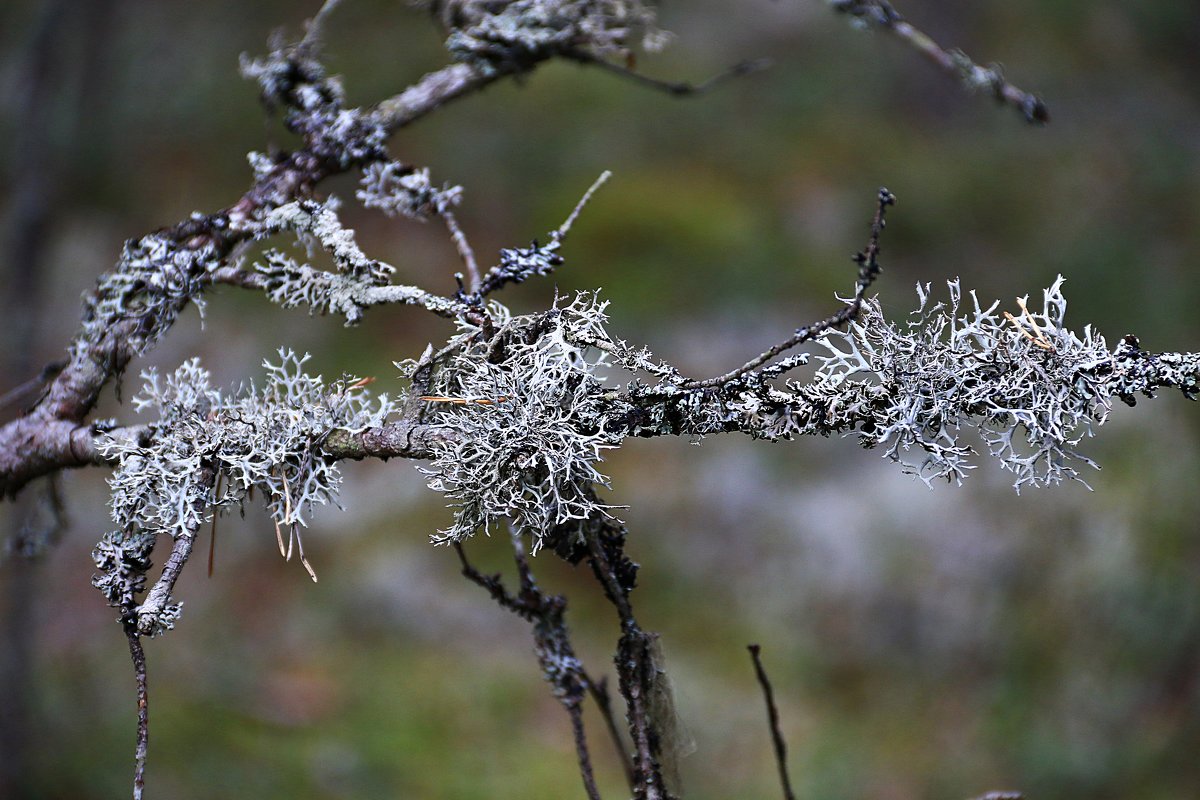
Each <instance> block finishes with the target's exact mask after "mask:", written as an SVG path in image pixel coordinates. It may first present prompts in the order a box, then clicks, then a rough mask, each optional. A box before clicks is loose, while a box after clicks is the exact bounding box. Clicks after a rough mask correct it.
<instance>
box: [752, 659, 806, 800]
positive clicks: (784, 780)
mask: <svg viewBox="0 0 1200 800" xmlns="http://www.w3.org/2000/svg"><path fill="white" fill-rule="evenodd" d="M746 649H747V650H749V651H750V658H752V659H753V660H754V674H755V675H757V676H758V683H759V685H760V686H762V691H763V699H764V700H766V703H767V721H768V722H769V723H770V725H771V743H772V744H773V745H774V746H775V763H776V764H778V765H779V783H780V784H781V785H782V786H783V796H784V800H796V794H795V792H793V791H792V781H791V779H790V778H788V769H787V742H785V741H784V740H783V731H781V730H780V729H779V709H778V708H777V707H776V705H775V691H774V690H773V689H772V688H771V680H770V678H768V677H767V671H766V670H765V669H763V664H762V657H761V652H762V648H761V647H759V646H758V645H756V644H751V645H747V646H746Z"/></svg>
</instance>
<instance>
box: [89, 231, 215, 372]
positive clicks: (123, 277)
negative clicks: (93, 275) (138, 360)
mask: <svg viewBox="0 0 1200 800" xmlns="http://www.w3.org/2000/svg"><path fill="white" fill-rule="evenodd" d="M218 264H219V259H218V258H217V255H216V251H215V248H214V247H213V246H212V245H211V244H210V245H203V246H200V247H195V248H191V247H181V246H180V245H179V244H178V243H177V242H175V241H174V240H173V239H172V238H171V237H170V235H169V234H166V233H151V234H148V235H146V236H143V237H141V238H140V239H130V240H129V241H127V242H125V247H124V249H123V250H122V252H121V258H120V261H118V262H117V266H116V269H114V270H113V271H111V272H108V273H106V274H105V275H104V276H103V277H102V278H101V279H100V281H99V282H98V284H97V286H96V288H95V290H93V291H92V292H91V293H89V294H88V295H87V296H86V297H85V298H84V314H83V327H82V330H81V331H80V334H79V336H77V337H76V339H75V341H74V342H72V344H71V354H72V358H74V359H78V358H80V357H82V356H83V355H84V354H85V353H86V352H87V351H88V350H89V349H90V348H92V347H94V346H95V345H96V343H97V342H100V341H102V340H103V339H104V338H105V337H106V336H108V335H110V334H111V332H112V330H113V329H114V328H115V327H116V326H118V325H121V324H122V323H126V322H129V321H136V322H137V323H138V324H136V325H133V326H129V325H126V326H123V327H122V328H121V330H122V332H123V334H124V336H125V342H124V344H125V346H127V347H128V348H129V349H130V351H131V353H132V354H133V355H141V354H143V353H145V352H146V351H148V350H149V349H150V348H151V347H153V346H154V344H155V342H157V341H158V339H159V338H161V337H162V335H163V334H165V333H166V332H167V331H168V330H170V328H171V326H172V325H174V324H175V320H176V319H177V318H178V316H179V313H180V311H182V310H183V308H184V307H185V306H186V305H187V304H188V302H189V301H190V302H192V303H195V305H196V308H197V309H198V310H199V311H200V313H201V316H203V313H204V299H203V297H202V296H201V293H202V290H203V287H204V285H205V281H206V279H207V276H208V273H209V272H210V271H211V270H213V269H215V268H216V267H217V266H218Z"/></svg>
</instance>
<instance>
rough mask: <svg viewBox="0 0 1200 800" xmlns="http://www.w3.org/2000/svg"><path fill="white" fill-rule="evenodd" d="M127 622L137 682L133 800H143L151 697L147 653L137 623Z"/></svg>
mask: <svg viewBox="0 0 1200 800" xmlns="http://www.w3.org/2000/svg"><path fill="white" fill-rule="evenodd" d="M127 616H129V619H128V620H126V622H125V638H126V639H128V640H129V655H130V658H132V659H133V677H134V679H135V680H136V681H137V707H138V724H137V747H136V748H135V749H134V767H133V800H142V792H143V790H144V789H145V786H146V754H147V753H148V751H149V748H150V697H149V693H148V691H147V686H148V684H147V680H146V651H145V650H143V649H142V638H141V636H140V635H139V634H138V632H137V626H136V622H135V620H134V619H133V617H132V613H130V614H129V615H127Z"/></svg>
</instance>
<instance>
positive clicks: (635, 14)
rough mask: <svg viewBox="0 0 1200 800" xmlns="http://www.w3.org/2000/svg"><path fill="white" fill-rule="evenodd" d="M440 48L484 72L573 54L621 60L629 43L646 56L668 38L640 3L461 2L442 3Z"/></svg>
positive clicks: (578, 0) (565, 0) (589, 0)
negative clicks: (445, 32) (444, 34)
mask: <svg viewBox="0 0 1200 800" xmlns="http://www.w3.org/2000/svg"><path fill="white" fill-rule="evenodd" d="M447 6H448V7H449V10H451V11H452V13H450V14H449V15H448V16H447V17H446V18H445V19H444V22H446V23H447V27H449V28H450V29H451V32H450V37H449V38H448V39H447V40H446V47H447V49H448V50H449V51H450V53H451V54H452V55H454V56H455V57H456V58H458V59H460V60H462V61H466V62H468V63H470V64H473V65H474V66H476V68H478V69H481V70H483V71H485V72H488V73H495V72H497V71H504V70H508V69H513V68H516V67H518V66H520V65H522V64H526V63H528V62H530V61H536V60H539V59H541V58H546V57H549V56H551V55H556V54H570V53H572V52H574V51H578V52H581V53H586V54H588V55H590V56H592V57H596V58H607V57H613V56H624V55H626V54H628V53H629V51H630V48H631V47H632V46H633V44H634V42H635V41H637V40H640V43H641V46H642V47H643V48H644V49H646V50H649V51H654V50H659V49H662V48H663V47H664V46H666V44H667V42H668V41H669V39H670V37H669V35H668V34H667V33H665V32H664V31H662V30H660V29H659V28H658V26H657V21H656V11H655V9H654V8H653V7H652V6H650V5H649V4H647V3H643V2H641V0H514V1H513V2H508V3H504V4H497V3H491V2H487V1H486V0H482V1H481V0H466V2H458V3H450V4H447Z"/></svg>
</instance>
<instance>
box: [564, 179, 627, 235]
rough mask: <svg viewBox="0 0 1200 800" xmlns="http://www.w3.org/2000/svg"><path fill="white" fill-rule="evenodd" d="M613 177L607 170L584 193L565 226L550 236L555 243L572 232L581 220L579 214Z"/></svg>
mask: <svg viewBox="0 0 1200 800" xmlns="http://www.w3.org/2000/svg"><path fill="white" fill-rule="evenodd" d="M611 177H612V171H611V170H607V169H606V170H604V172H601V173H600V177H599V178H596V180H595V181H594V182H593V183H592V185H591V186H589V187H588V190H587V191H586V192H584V193H583V197H581V198H579V202H578V203H576V204H575V208H573V209H571V213H570V214H569V215H568V216H567V218H566V219H565V220H564V221H563V224H562V225H559V226H558V230H556V231H554V233H552V234H550V235H551V237H553V238H554V240H555V241H558V240H561V239H562V238H563V237H565V236H566V235H567V234H568V233H569V232H570V230H571V226H572V225H574V224H575V220H576V219H578V218H579V214H580V212H581V211H583V207H584V206H586V205H587V204H588V203H589V202H591V199H592V195H594V194H595V193H596V192H597V190H599V188H600V187H601V186H603V185H604V184H605V183H607V182H608V179H609V178H611Z"/></svg>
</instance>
